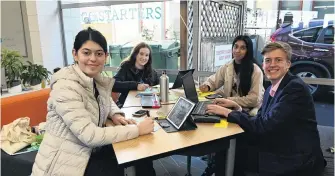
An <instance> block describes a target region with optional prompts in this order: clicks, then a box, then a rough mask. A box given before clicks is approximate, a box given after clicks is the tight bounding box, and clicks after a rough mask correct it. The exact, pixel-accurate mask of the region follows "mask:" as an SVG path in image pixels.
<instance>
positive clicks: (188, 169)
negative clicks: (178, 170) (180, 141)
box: [185, 156, 192, 176]
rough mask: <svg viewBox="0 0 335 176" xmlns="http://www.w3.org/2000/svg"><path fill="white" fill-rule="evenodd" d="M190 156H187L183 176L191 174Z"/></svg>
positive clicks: (190, 175)
mask: <svg viewBox="0 0 335 176" xmlns="http://www.w3.org/2000/svg"><path fill="white" fill-rule="evenodd" d="M191 164H192V163H191V156H187V174H186V175H185V176H192V174H191Z"/></svg>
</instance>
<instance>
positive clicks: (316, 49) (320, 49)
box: [314, 48, 329, 52]
mask: <svg viewBox="0 0 335 176" xmlns="http://www.w3.org/2000/svg"><path fill="white" fill-rule="evenodd" d="M314 51H322V52H328V51H329V50H327V49H322V48H314Z"/></svg>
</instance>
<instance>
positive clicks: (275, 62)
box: [263, 49, 291, 85]
mask: <svg viewBox="0 0 335 176" xmlns="http://www.w3.org/2000/svg"><path fill="white" fill-rule="evenodd" d="M290 66H291V62H290V61H289V60H288V58H287V54H286V53H285V52H284V51H283V50H282V49H275V50H272V51H269V52H266V53H264V62H263V70H264V73H265V76H266V77H267V78H268V79H269V80H270V81H271V83H272V84H273V85H274V84H276V83H277V82H278V81H279V80H280V79H281V78H282V77H283V76H285V74H286V73H287V72H288V70H289V68H290Z"/></svg>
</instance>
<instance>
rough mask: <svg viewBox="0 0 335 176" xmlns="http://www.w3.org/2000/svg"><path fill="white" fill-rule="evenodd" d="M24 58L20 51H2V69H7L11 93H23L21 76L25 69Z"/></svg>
mask: <svg viewBox="0 0 335 176" xmlns="http://www.w3.org/2000/svg"><path fill="white" fill-rule="evenodd" d="M22 60H23V57H22V56H21V55H20V53H19V52H18V51H12V50H8V49H2V50H1V67H3V68H4V69H5V76H6V83H7V88H8V92H9V93H18V92H21V91H22V86H21V80H20V75H21V73H22V69H23V63H22Z"/></svg>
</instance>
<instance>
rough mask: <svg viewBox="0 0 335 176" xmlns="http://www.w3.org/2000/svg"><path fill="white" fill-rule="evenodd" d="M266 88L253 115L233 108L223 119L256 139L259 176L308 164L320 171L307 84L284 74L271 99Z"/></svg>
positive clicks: (290, 172) (286, 172)
mask: <svg viewBox="0 0 335 176" xmlns="http://www.w3.org/2000/svg"><path fill="white" fill-rule="evenodd" d="M270 89H271V86H270V87H268V88H267V90H266V91H265V94H264V100H263V104H262V107H261V109H260V110H259V111H258V114H257V115H256V116H255V117H249V116H248V115H247V114H246V113H244V112H238V111H233V112H231V113H230V114H229V115H228V118H227V120H228V122H233V123H237V124H239V125H240V126H241V127H242V128H243V129H244V130H245V132H247V133H248V134H252V135H254V136H256V137H257V138H258V139H259V142H258V144H257V145H258V147H259V150H260V151H259V172H260V175H297V174H296V173H300V172H301V171H305V170H307V169H311V167H313V169H312V170H315V171H316V170H322V169H323V166H324V163H323V162H324V161H323V154H322V151H321V148H320V137H319V132H318V130H317V122H316V117H315V109H314V102H313V98H312V96H311V93H310V91H309V88H308V86H307V85H306V84H305V83H304V82H303V81H302V80H301V79H300V78H299V77H297V76H293V75H292V74H290V73H287V74H286V75H285V76H284V78H283V79H282V81H281V83H280V85H279V87H278V89H277V91H276V93H275V95H274V97H272V98H271V97H270V95H269V91H270ZM311 174H312V173H311ZM312 175H313V174H312Z"/></svg>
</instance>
